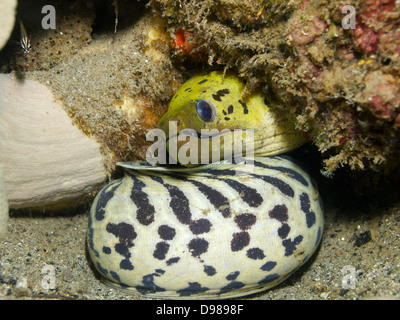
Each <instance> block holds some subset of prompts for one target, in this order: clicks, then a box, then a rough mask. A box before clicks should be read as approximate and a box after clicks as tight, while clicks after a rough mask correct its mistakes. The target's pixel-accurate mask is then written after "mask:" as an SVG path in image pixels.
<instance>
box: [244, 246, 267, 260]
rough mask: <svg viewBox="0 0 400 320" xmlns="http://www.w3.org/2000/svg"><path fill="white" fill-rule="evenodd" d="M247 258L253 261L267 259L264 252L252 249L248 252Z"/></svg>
mask: <svg viewBox="0 0 400 320" xmlns="http://www.w3.org/2000/svg"><path fill="white" fill-rule="evenodd" d="M246 256H247V257H248V258H250V259H253V260H262V259H264V258H265V254H264V251H262V250H261V249H260V248H251V249H249V250H247V252H246Z"/></svg>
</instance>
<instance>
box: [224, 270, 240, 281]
mask: <svg viewBox="0 0 400 320" xmlns="http://www.w3.org/2000/svg"><path fill="white" fill-rule="evenodd" d="M239 274H240V272H239V271H234V272H231V273H230V274H228V275H227V276H226V280H229V281H233V280H236V278H237V277H238V276H239Z"/></svg>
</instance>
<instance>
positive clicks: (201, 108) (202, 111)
mask: <svg viewBox="0 0 400 320" xmlns="http://www.w3.org/2000/svg"><path fill="white" fill-rule="evenodd" d="M196 111H197V113H198V115H199V116H200V118H201V120H203V121H204V122H211V121H213V120H214V119H215V107H214V106H213V105H212V104H211V103H210V102H208V101H207V100H203V99H199V100H197V102H196Z"/></svg>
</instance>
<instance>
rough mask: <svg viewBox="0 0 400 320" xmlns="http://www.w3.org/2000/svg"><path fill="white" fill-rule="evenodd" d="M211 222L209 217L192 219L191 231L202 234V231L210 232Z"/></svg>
mask: <svg viewBox="0 0 400 320" xmlns="http://www.w3.org/2000/svg"><path fill="white" fill-rule="evenodd" d="M211 226H212V225H211V222H210V221H209V220H207V219H199V220H195V221H192V222H191V223H190V225H189V229H190V231H192V233H193V234H196V235H197V234H202V233H207V232H210V229H211Z"/></svg>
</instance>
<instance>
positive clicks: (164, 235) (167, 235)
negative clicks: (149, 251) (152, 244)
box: [158, 224, 176, 240]
mask: <svg viewBox="0 0 400 320" xmlns="http://www.w3.org/2000/svg"><path fill="white" fill-rule="evenodd" d="M158 234H159V236H160V238H161V239H163V240H172V239H173V238H174V237H175V235H176V231H175V229H174V228H172V227H170V226H167V225H165V224H164V225H161V226H159V227H158Z"/></svg>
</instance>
